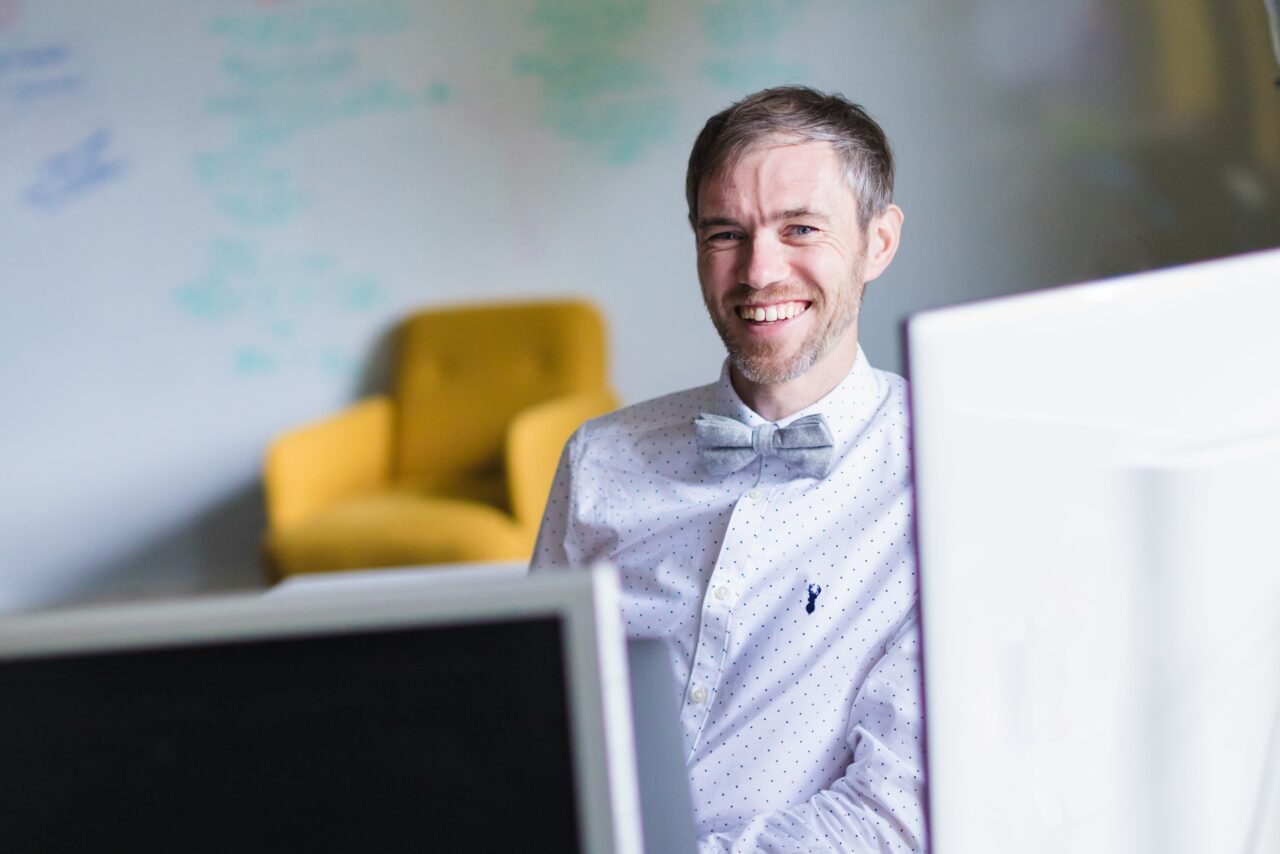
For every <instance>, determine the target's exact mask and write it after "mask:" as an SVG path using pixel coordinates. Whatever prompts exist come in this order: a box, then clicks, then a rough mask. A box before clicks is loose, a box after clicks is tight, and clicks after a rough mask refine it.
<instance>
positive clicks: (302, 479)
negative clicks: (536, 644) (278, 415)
mask: <svg viewBox="0 0 1280 854" xmlns="http://www.w3.org/2000/svg"><path fill="white" fill-rule="evenodd" d="M396 350H397V354H396V361H395V366H394V377H395V378H394V392H393V394H392V395H391V396H386V395H379V396H376V397H370V398H366V399H365V400H362V401H360V402H358V403H356V404H355V405H353V406H351V407H350V408H348V409H346V410H345V411H343V412H341V413H339V414H337V415H335V416H333V417H332V418H328V419H325V420H323V421H320V422H317V423H314V424H310V425H307V426H305V427H302V428H300V429H297V430H293V431H290V432H288V433H286V434H284V435H283V436H280V437H279V438H278V439H276V440H275V441H274V442H272V444H271V446H270V448H269V449H268V452H267V459H266V465H265V470H264V473H263V483H264V487H265V490H266V503H267V523H268V530H267V536H266V542H265V550H266V555H267V560H268V564H269V566H270V569H271V571H272V572H273V573H274V574H275V575H276V576H277V577H285V576H289V575H295V574H299V573H307V572H325V571H333V570H341V569H359V568H366V567H377V566H405V565H418V564H431V563H464V562H470V561H495V560H523V559H527V558H528V557H529V555H530V553H531V552H532V549H533V541H534V538H535V537H536V536H537V531H538V525H539V523H540V522H541V518H542V511H543V505H544V504H545V502H546V499H547V493H548V492H549V490H550V488H551V480H552V477H553V476H554V473H555V466H556V462H557V460H558V459H559V456H560V450H561V448H562V447H563V445H564V443H565V441H566V440H567V439H568V438H569V435H570V434H571V433H572V432H573V430H574V429H575V428H576V427H577V426H578V425H579V424H581V423H582V422H583V421H585V420H587V419H588V418H593V417H595V416H597V415H601V414H603V413H605V412H608V411H609V410H611V409H613V408H615V407H616V406H617V399H616V397H615V396H614V394H613V393H612V391H611V390H610V389H609V386H608V383H607V379H606V369H605V333H604V323H603V320H602V319H601V317H600V315H599V313H598V312H597V311H596V310H595V309H594V308H593V307H591V306H590V305H589V304H587V303H584V302H577V301H566V302H537V303H523V304H497V305H488V306H476V307H464V308H452V309H440V310H432V311H424V312H421V313H419V314H416V315H414V316H412V317H410V318H409V319H408V320H407V321H406V322H405V323H404V324H403V325H402V327H401V328H400V330H399V335H398V339H397V347H396Z"/></svg>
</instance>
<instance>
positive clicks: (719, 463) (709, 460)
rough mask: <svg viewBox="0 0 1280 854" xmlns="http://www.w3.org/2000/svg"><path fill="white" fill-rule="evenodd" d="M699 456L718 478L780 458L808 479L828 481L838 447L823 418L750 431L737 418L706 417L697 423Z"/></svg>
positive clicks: (761, 427)
mask: <svg viewBox="0 0 1280 854" xmlns="http://www.w3.org/2000/svg"><path fill="white" fill-rule="evenodd" d="M693 428H694V435H695V438H696V439H697V443H698V453H699V454H700V455H701V457H702V462H703V464H704V465H706V467H707V470H708V471H710V472H711V473H712V474H714V475H725V474H729V473H730V472H735V471H738V470H739V469H741V468H742V467H744V466H745V465H747V464H748V463H750V462H751V461H752V460H754V459H756V458H757V457H760V456H771V455H772V456H776V457H778V458H779V459H781V460H782V461H783V462H785V463H786V464H787V465H788V466H789V467H790V468H792V469H795V470H796V471H798V472H800V473H801V474H804V475H806V476H808V477H814V478H821V477H826V475H827V472H828V471H829V470H830V468H831V461H832V456H833V454H834V452H835V443H834V442H833V441H832V438H831V431H830V429H828V427H827V420H826V419H825V418H823V417H822V416H821V415H816V414H815V415H806V416H805V417H804V418H797V419H796V420H795V421H793V422H791V423H790V424H789V425H787V426H786V427H779V426H777V425H776V424H760V425H758V426H756V427H754V428H752V427H748V426H747V425H746V424H743V423H742V422H741V421H738V420H737V419H735V418H728V417H726V416H724V415H711V414H708V413H705V412H704V413H703V414H702V415H701V416H700V417H698V418H697V419H696V420H695V421H694V422H693Z"/></svg>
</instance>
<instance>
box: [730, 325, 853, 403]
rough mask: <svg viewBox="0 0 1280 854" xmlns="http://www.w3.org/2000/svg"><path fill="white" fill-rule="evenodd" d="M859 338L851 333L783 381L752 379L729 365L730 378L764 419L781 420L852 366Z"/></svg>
mask: <svg viewBox="0 0 1280 854" xmlns="http://www.w3.org/2000/svg"><path fill="white" fill-rule="evenodd" d="M857 358H858V339H857V338H856V337H852V338H850V339H849V341H848V342H845V343H843V344H841V345H840V346H838V347H834V348H832V350H831V351H830V352H829V353H827V354H826V355H825V356H823V357H822V358H821V359H819V360H818V361H817V362H815V363H814V365H813V367H811V368H810V369H809V370H807V371H805V372H804V373H803V374H801V375H800V376H798V377H796V378H795V379H793V380H790V381H788V382H785V383H755V382H752V381H751V380H749V379H747V378H746V377H744V376H742V374H741V373H739V371H738V369H737V367H736V366H734V365H732V364H731V365H730V366H729V381H730V382H731V383H732V384H733V390H734V391H736V392H737V393H738V397H740V398H742V402H743V403H745V404H746V405H747V406H749V407H751V409H752V411H754V412H755V413H756V414H757V415H759V416H760V417H761V418H763V419H765V420H766V421H781V420H782V419H784V418H786V417H787V416H789V415H794V414H795V413H797V412H799V411H800V410H802V409H804V408H805V407H808V406H812V405H813V404H815V403H817V402H818V401H819V400H821V399H822V398H824V397H826V396H827V395H828V394H830V393H831V390H832V389H834V388H835V387H836V386H838V385H840V383H841V381H842V380H844V378H845V377H846V376H848V375H849V371H850V370H852V369H853V363H854V362H855V361H857Z"/></svg>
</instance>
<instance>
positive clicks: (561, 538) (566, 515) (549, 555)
mask: <svg viewBox="0 0 1280 854" xmlns="http://www.w3.org/2000/svg"><path fill="white" fill-rule="evenodd" d="M580 432H581V430H579V432H576V433H574V434H573V435H572V436H571V437H569V441H568V442H566V443H565V446H564V450H563V451H561V452H560V462H559V464H557V466H556V476H555V478H554V479H553V480H552V482H551V492H550V494H549V495H548V496H547V507H546V509H545V510H544V511H543V513H542V525H541V526H540V527H539V528H538V539H537V541H536V542H535V543H534V546H533V558H532V559H531V560H530V562H529V571H530V572H538V571H540V570H546V569H563V568H564V567H566V566H569V565H570V556H569V552H568V545H567V540H568V536H569V524H570V513H571V508H572V502H573V459H575V458H576V457H577V447H578V443H579V433H580Z"/></svg>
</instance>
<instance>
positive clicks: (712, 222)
mask: <svg viewBox="0 0 1280 854" xmlns="http://www.w3.org/2000/svg"><path fill="white" fill-rule="evenodd" d="M718 225H731V226H734V227H735V228H736V227H740V226H741V223H739V222H738V221H737V220H736V219H732V218H730V217H727V216H708V217H703V218H701V219H699V220H698V228H712V227H714V226H718Z"/></svg>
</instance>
